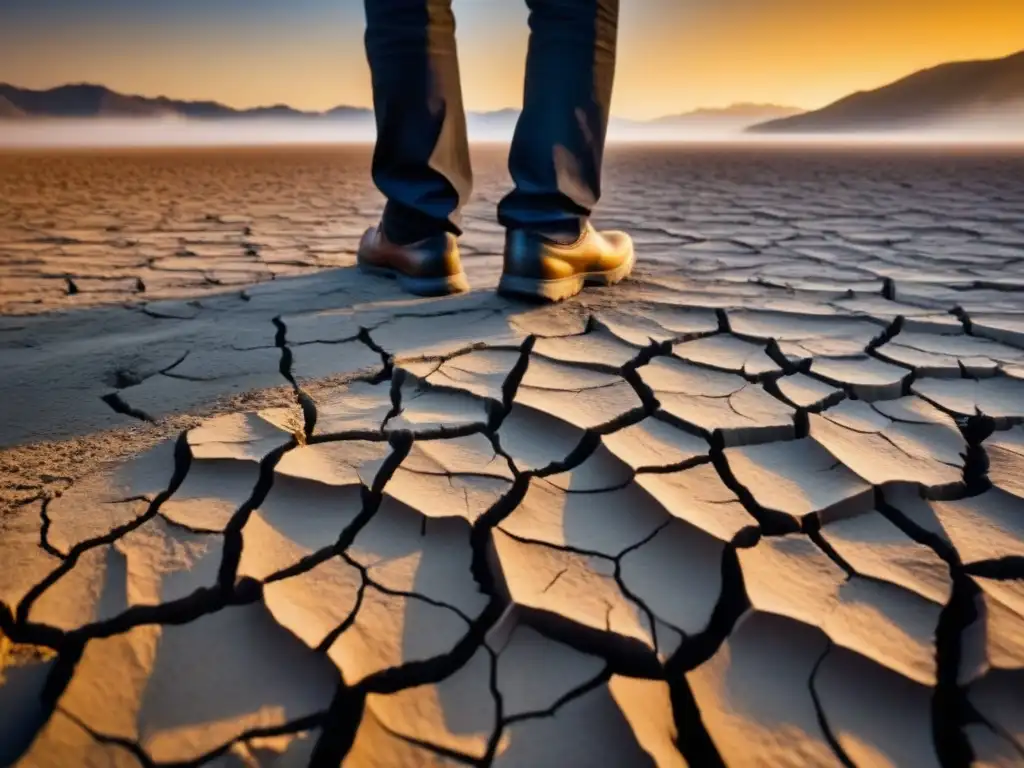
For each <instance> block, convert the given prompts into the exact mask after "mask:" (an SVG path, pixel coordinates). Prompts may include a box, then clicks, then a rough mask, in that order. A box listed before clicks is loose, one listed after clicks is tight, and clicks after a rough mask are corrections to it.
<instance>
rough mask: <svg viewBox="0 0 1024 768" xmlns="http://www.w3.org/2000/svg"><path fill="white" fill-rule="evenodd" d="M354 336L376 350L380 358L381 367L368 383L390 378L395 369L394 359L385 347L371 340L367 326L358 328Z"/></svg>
mask: <svg viewBox="0 0 1024 768" xmlns="http://www.w3.org/2000/svg"><path fill="white" fill-rule="evenodd" d="M356 338H358V339H359V341H361V342H362V343H363V344H365V345H366V346H367V347H369V348H370V349H372V350H373V351H374V352H376V353H377V354H378V355H380V360H381V363H382V365H383V367H382V368H381V370H380V373H378V374H377V375H376V376H374V377H373V378H372V379H371V380H370V383H371V384H380V383H381V382H383V381H388V380H389V379H390V378H391V376H392V375H393V373H394V370H395V360H394V358H393V357H392V356H391V354H390V353H389V352H388V351H387V350H386V349H384V348H383V347H381V346H380V345H378V344H377V342H375V341H374V340H373V337H372V336H370V329H369V328H360V329H359V334H358V335H357V336H356Z"/></svg>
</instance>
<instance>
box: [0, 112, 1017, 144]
mask: <svg viewBox="0 0 1024 768" xmlns="http://www.w3.org/2000/svg"><path fill="white" fill-rule="evenodd" d="M481 123H482V124H481ZM513 124H514V123H513V122H512V121H511V120H508V121H507V122H505V123H503V124H499V125H494V124H493V123H490V122H488V121H474V120H473V119H470V122H469V134H470V139H471V141H474V142H508V141H509V140H510V139H511V138H512V130H513ZM374 137H375V130H374V127H373V125H372V123H369V122H366V123H355V124H353V123H349V122H346V121H332V120H310V121H303V120H288V119H284V120H282V119H276V120H275V119H267V120H259V119H253V120H232V119H229V120H176V119H169V120H168V119H154V120H148V119H137V118H136V119H115V118H110V119H107V118H101V119H96V118H90V119H83V120H75V119H61V120H47V119H26V120H14V121H9V122H4V123H0V148H4V149H45V148H90V147H96V148H102V147H107V148H118V147H125V148H133V147H139V148H143V147H217V146H225V147H230V146H274V145H297V146H301V145H325V144H365V143H370V142H372V141H373V140H374ZM609 141H610V142H611V143H624V142H628V143H638V142H641V143H642V142H652V143H655V142H656V143H675V142H678V143H708V142H715V143H718V142H723V143H731V142H736V143H756V144H779V143H782V144H792V143H813V144H834V143H841V144H846V143H851V142H853V143H886V144H922V143H923V144H932V143H934V144H941V143H953V144H975V145H1000V146H1005V145H1022V146H1024V127H1022V126H1021V125H1020V124H1019V123H1016V122H1015V123H1013V124H1008V123H1004V122H1001V121H1000V122H984V121H967V122H966V123H965V124H963V125H958V126H952V127H951V126H950V125H943V126H941V127H935V128H926V129H903V130H892V131H887V130H874V131H870V132H850V133H842V132H839V133H836V132H833V133H813V134H803V133H786V134H772V135H766V134H749V133H744V131H743V126H736V125H715V124H710V125H706V126H699V127H693V126H685V127H683V126H678V125H675V126H674V125H656V124H642V123H639V124H638V123H630V122H628V121H613V124H612V126H611V128H610V129H609Z"/></svg>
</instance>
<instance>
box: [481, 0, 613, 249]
mask: <svg viewBox="0 0 1024 768" xmlns="http://www.w3.org/2000/svg"><path fill="white" fill-rule="evenodd" d="M527 4H528V5H529V8H530V46H529V52H528V54H527V60H526V88H525V94H524V100H523V112H522V115H521V116H520V118H519V122H518V124H517V125H516V130H515V135H514V137H513V140H512V149H511V152H510V154H509V170H510V171H511V174H512V180H513V181H514V182H515V189H514V190H513V191H512V192H511V193H510V194H509V195H508V196H506V197H505V198H504V199H503V200H502V201H501V203H500V204H499V206H498V220H499V221H500V222H501V223H502V225H504V226H505V227H507V228H509V229H513V230H514V229H525V230H531V231H536V232H543V233H546V234H549V235H553V236H555V237H557V238H558V239H567V240H570V241H571V240H575V239H576V238H577V237H578V236H579V235H580V234H581V233H582V231H583V229H584V227H585V225H586V222H587V219H588V217H589V216H590V212H591V210H592V209H593V207H594V205H595V204H596V203H597V201H598V198H599V197H600V196H601V163H602V160H603V157H604V145H605V136H606V134H607V130H608V114H609V108H610V105H611V98H612V82H613V80H614V76H615V50H616V42H617V36H618V16H619V0H527Z"/></svg>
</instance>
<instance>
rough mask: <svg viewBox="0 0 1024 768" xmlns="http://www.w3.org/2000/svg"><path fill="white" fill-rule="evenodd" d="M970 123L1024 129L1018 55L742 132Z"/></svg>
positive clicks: (911, 78) (954, 66)
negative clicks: (1002, 124)
mask: <svg viewBox="0 0 1024 768" xmlns="http://www.w3.org/2000/svg"><path fill="white" fill-rule="evenodd" d="M973 123H979V124H985V123H988V124H991V125H998V124H1001V123H1005V124H1006V126H1007V127H1010V128H1014V127H1016V128H1018V129H1021V130H1024V51H1020V52H1018V53H1014V54H1010V55H1009V56H1004V57H1001V58H997V59H975V60H969V61H951V62H945V63H943V64H938V65H936V66H933V67H927V68H925V69H921V70H918V71H916V72H913V73H911V74H909V75H906V76H905V77H901V78H899V79H898V80H894V81H893V82H891V83H888V84H886V85H883V86H881V87H879V88H874V89H871V90H863V91H856V92H854V93H851V94H849V95H847V96H844V97H843V98H841V99H839V100H837V101H834V102H832V103H831V104H829V105H827V106H825V107H822V108H821V109H817V110H812V111H810V112H805V113H803V114H800V115H795V116H791V117H785V118H780V119H775V120H769V121H767V122H763V123H758V124H756V125H752V126H749V127H747V128H746V131H747V132H748V133H838V132H843V131H849V132H871V131H885V130H906V129H925V128H941V127H944V126H951V127H953V126H956V125H961V124H962V125H970V124H973Z"/></svg>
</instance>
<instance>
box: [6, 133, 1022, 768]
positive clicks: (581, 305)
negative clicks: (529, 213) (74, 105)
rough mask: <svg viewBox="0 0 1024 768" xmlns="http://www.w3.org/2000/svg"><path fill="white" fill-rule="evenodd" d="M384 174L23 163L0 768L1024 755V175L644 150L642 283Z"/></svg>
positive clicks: (280, 157) (165, 155) (498, 167)
mask: <svg viewBox="0 0 1024 768" xmlns="http://www.w3.org/2000/svg"><path fill="white" fill-rule="evenodd" d="M474 159H475V161H476V168H477V185H478V191H477V193H476V196H475V198H474V200H473V201H472V203H471V204H470V205H469V207H468V208H467V211H466V221H465V228H466V234H465V236H464V238H463V253H464V258H465V265H466V267H467V272H468V274H469V276H470V279H471V280H472V281H473V284H474V290H473V291H472V292H471V293H469V294H466V295H462V296H457V297H451V298H443V299H416V298H411V297H407V296H403V295H401V294H400V293H399V292H398V290H397V287H396V286H395V284H393V283H390V282H388V281H385V280H381V279H379V278H374V277H368V276H364V275H362V274H360V273H358V272H357V271H356V270H355V269H353V268H352V265H353V262H354V256H353V249H354V246H355V243H356V240H357V238H358V236H359V235H360V234H361V232H362V230H363V228H364V227H365V226H367V225H368V224H370V223H372V222H373V221H374V219H375V217H376V215H377V214H378V213H379V205H380V200H379V198H378V196H377V194H376V193H375V192H374V191H373V189H372V186H371V184H370V182H369V178H368V171H369V150H368V149H367V148H354V147H353V148H332V149H322V148H304V149H301V150H300V149H274V150H244V151H242V150H224V151H217V152H213V151H199V150H195V151H177V152H152V151H135V152H109V153H91V154H87V153H73V152H66V153H60V154H45V153H28V154H0V312H2V316H0V350H2V351H0V360H2V365H0V413H2V417H0V765H8V764H11V765H16V766H19V768H34V767H36V766H40V767H49V766H54V767H57V766H72V765H75V766H78V765H82V766H90V767H91V766H126V767H127V766H132V767H133V768H135V767H137V766H147V767H148V766H157V765H160V766H163V765H175V766H185V765H210V766H217V767H218V768H227V767H228V766H230V767H231V768H235V767H238V766H272V767H274V768H290V767H291V766H304V765H314V766H338V765H344V766H347V767H349V768H362V767H363V766H381V767H382V768H383V767H390V766H426V765H479V766H502V767H503V768H505V767H509V766H523V767H525V768H547V767H551V768H555V767H556V766H557V767H563V766H567V767H570V768H572V767H575V766H580V767H583V766H587V767H590V766H630V767H631V766H639V765H658V766H684V765H690V766H720V765H729V766H854V765H856V766H915V767H917V766H933V765H934V766H944V767H945V766H967V765H977V766H1020V765H1024V153H1021V152H1014V151H1011V150H1005V151H1003V152H1001V153H995V152H983V151H980V150H970V151H967V150H954V149H950V148H916V149H910V148H894V147H873V148H867V147H860V148H839V147H834V148H822V147H819V148H816V149H806V148H805V149H800V148H797V147H775V148H763V147H757V146H732V147H717V148H716V147H712V146H707V147H614V148H612V149H611V150H610V157H609V160H608V170H607V174H606V181H605V188H606V193H605V198H604V200H603V202H602V204H601V207H600V210H599V214H598V216H597V217H596V220H595V221H596V223H597V224H599V225H601V226H606V227H621V228H624V229H627V230H629V231H630V232H631V233H632V234H633V235H634V237H635V239H636V243H637V249H638V254H639V265H638V269H637V271H636V273H635V274H634V276H633V278H632V279H631V280H629V281H628V282H626V283H624V284H622V285H620V286H618V287H616V288H614V289H600V290H594V289H591V290H588V291H587V292H585V294H583V295H581V296H580V297H578V298H577V299H574V300H572V301H570V302H567V303H564V304H560V305H557V306H551V307H543V306H531V305H526V304H517V303H513V302H509V301H506V300H504V299H501V298H499V297H496V296H495V295H494V293H493V290H492V289H493V286H494V285H495V283H496V282H497V278H498V273H499V270H500V255H499V254H500V249H501V243H502V232H501V230H500V229H499V228H498V226H497V225H496V224H495V223H494V221H493V211H494V205H495V203H496V202H497V200H498V199H499V198H500V196H501V195H502V194H503V193H504V191H505V181H506V179H505V176H506V174H505V171H504V158H503V154H502V151H501V150H499V148H497V147H486V146H483V147H479V148H478V149H477V150H476V151H475V157H474Z"/></svg>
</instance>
